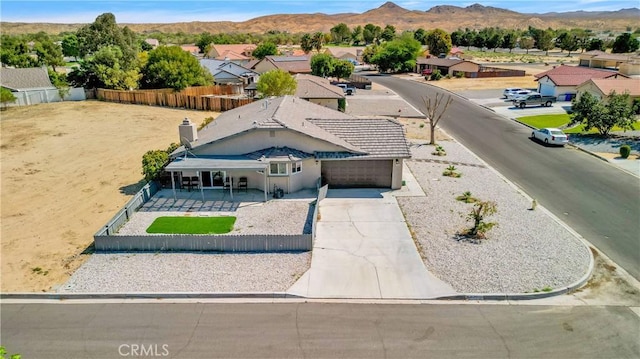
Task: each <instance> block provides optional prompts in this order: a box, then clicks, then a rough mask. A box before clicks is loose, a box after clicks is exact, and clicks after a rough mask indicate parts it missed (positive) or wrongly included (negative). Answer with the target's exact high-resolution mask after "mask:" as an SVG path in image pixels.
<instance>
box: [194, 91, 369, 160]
mask: <svg viewBox="0 0 640 359" xmlns="http://www.w3.org/2000/svg"><path fill="white" fill-rule="evenodd" d="M311 114H313V116H317V117H321V118H327V119H343V120H344V119H353V117H352V116H349V115H346V114H344V113H342V112H340V111H336V110H332V109H330V108H327V107H324V106H320V105H316V104H314V103H311V102H309V101H306V100H303V99H301V98H298V97H294V96H283V97H275V98H267V99H262V100H260V101H256V102H252V103H250V104H247V105H244V106H241V107H238V108H235V109H233V110H230V111H226V112H224V113H222V114H221V115H220V116H218V117H217V118H216V119H215V120H214V121H213V122H211V123H210V124H209V125H207V126H206V127H205V128H203V129H202V130H200V131H199V132H198V141H196V142H195V143H193V146H194V149H195V148H197V147H199V146H202V145H204V144H207V143H211V142H214V141H218V140H221V139H224V138H228V137H232V136H236V135H238V134H240V133H243V132H247V131H250V130H255V129H267V130H273V129H289V130H293V131H296V132H299V133H302V134H304V135H307V136H309V137H313V138H317V139H320V140H323V141H326V142H329V143H333V144H335V145H337V146H340V147H342V148H344V149H345V150H346V151H351V152H356V153H360V152H362V150H361V149H359V148H357V147H356V146H353V145H352V144H350V143H348V142H346V141H344V140H343V139H341V138H339V137H337V136H335V135H333V134H331V133H329V132H327V131H325V130H323V129H321V128H320V127H318V126H316V125H314V124H313V123H311V122H309V121H307V120H306V119H307V118H308V117H309V116H310V115H311Z"/></svg>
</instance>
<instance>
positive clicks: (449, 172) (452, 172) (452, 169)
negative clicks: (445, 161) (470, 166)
mask: <svg viewBox="0 0 640 359" xmlns="http://www.w3.org/2000/svg"><path fill="white" fill-rule="evenodd" d="M442 175H443V176H447V177H453V178H458V177H461V176H462V173H459V172H457V169H456V166H449V167H447V169H446V170H445V171H444V172H442Z"/></svg>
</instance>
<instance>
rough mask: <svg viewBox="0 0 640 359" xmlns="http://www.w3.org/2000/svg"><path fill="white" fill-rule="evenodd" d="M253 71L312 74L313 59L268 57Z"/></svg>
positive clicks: (258, 63) (259, 62) (307, 57)
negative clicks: (276, 70) (279, 70)
mask: <svg viewBox="0 0 640 359" xmlns="http://www.w3.org/2000/svg"><path fill="white" fill-rule="evenodd" d="M251 69H253V70H255V71H256V72H258V73H260V74H263V73H265V72H267V71H270V70H274V69H281V70H284V71H287V72H288V73H290V74H292V75H295V74H310V73H311V57H310V56H307V55H305V56H267V57H265V58H264V59H262V60H260V61H258V62H257V63H256V64H255V65H253V66H252V67H251Z"/></svg>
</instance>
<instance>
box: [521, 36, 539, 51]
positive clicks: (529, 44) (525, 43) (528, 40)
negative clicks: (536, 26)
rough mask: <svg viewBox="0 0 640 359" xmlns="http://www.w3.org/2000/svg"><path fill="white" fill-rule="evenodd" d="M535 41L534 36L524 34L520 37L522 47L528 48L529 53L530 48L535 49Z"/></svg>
mask: <svg viewBox="0 0 640 359" xmlns="http://www.w3.org/2000/svg"><path fill="white" fill-rule="evenodd" d="M534 43H535V41H534V40H533V38H532V37H529V36H523V37H521V38H520V48H521V49H525V50H527V55H528V54H529V50H531V49H533V44H534Z"/></svg>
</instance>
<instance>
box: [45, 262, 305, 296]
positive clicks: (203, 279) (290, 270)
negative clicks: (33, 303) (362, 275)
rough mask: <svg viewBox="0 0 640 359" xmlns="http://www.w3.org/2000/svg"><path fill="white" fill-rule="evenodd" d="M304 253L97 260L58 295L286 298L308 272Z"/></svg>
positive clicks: (69, 282) (87, 265) (87, 266)
mask: <svg viewBox="0 0 640 359" xmlns="http://www.w3.org/2000/svg"><path fill="white" fill-rule="evenodd" d="M310 261H311V252H305V253H241V254H219V253H162V254H159V253H118V254H94V255H92V256H91V258H90V259H89V260H88V261H87V262H86V263H85V264H84V265H83V266H82V267H80V269H78V270H77V271H76V272H75V273H74V274H73V276H71V278H70V279H69V281H68V282H67V283H66V284H65V285H64V286H62V287H61V288H59V289H58V291H59V292H66V293H69V292H85V293H87V292H89V293H122V292H283V291H285V290H287V288H289V287H290V286H291V285H293V283H294V282H295V281H296V280H297V279H298V278H299V277H300V276H301V275H302V274H303V273H304V272H305V271H306V270H307V269H308V268H309V264H310Z"/></svg>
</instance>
